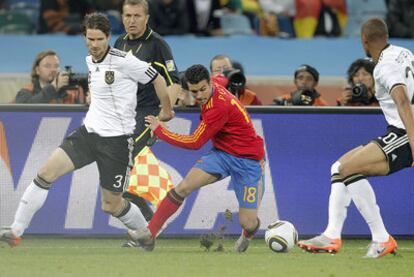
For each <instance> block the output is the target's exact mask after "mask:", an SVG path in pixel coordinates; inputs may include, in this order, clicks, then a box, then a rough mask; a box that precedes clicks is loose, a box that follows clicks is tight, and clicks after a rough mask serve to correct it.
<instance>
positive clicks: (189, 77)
mask: <svg viewBox="0 0 414 277" xmlns="http://www.w3.org/2000/svg"><path fill="white" fill-rule="evenodd" d="M184 78H185V80H186V82H188V83H190V84H198V83H200V82H201V81H203V80H206V81H207V82H208V83H210V73H209V72H208V69H207V68H206V67H205V66H204V65H201V64H195V65H192V66H190V67H189V68H187V70H186V71H185V73H184Z"/></svg>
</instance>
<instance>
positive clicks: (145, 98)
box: [114, 25, 180, 220]
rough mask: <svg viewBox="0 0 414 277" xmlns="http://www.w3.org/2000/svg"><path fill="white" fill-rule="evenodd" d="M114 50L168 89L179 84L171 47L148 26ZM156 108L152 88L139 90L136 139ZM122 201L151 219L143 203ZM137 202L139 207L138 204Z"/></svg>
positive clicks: (122, 39)
mask: <svg viewBox="0 0 414 277" xmlns="http://www.w3.org/2000/svg"><path fill="white" fill-rule="evenodd" d="M114 48H117V49H120V50H122V51H125V52H129V51H131V52H132V53H133V54H134V55H135V56H136V57H137V58H138V59H140V60H142V61H145V62H148V63H150V64H151V66H152V67H153V68H155V69H156V70H157V71H158V73H159V74H161V75H162V76H163V77H164V79H165V81H166V83H167V86H171V85H172V84H174V83H176V84H179V83H180V82H179V77H178V69H177V66H176V64H175V61H174V58H173V55H172V53H171V49H170V46H169V45H168V44H167V42H166V41H165V40H164V39H163V38H162V37H161V36H160V35H159V34H158V33H156V32H154V31H153V30H152V29H151V28H150V27H149V26H148V25H147V28H146V30H145V33H144V34H143V35H142V36H141V37H140V38H137V39H133V40H130V39H129V38H128V34H126V33H124V34H122V35H121V36H119V37H118V39H117V40H116V42H115V45H114ZM159 105H160V101H159V99H158V97H157V93H156V92H155V88H154V86H153V85H152V84H148V85H139V86H138V92H137V107H136V113H137V115H136V117H135V119H136V127H135V131H134V133H135V135H136V136H137V137H138V136H140V135H141V134H142V133H143V132H144V131H145V129H146V127H145V116H147V115H158V113H159V111H160V109H159ZM149 138H150V132H146V133H145V135H144V136H143V137H142V138H141V139H139V141H136V142H135V146H134V156H136V155H137V154H138V153H139V152H140V151H141V150H142V149H143V148H144V147H145V145H146V143H147V141H148V139H149ZM124 197H126V198H129V199H130V200H131V201H133V202H134V203H135V204H137V205H138V206H139V207H140V209H141V211H142V213H143V214H144V216H145V218H146V219H147V220H148V218H150V217H152V210H151V209H150V208H149V207H148V205H146V203H142V202H145V201H144V200H143V199H138V200H137V199H135V197H132V196H131V195H129V194H128V193H126V194H124ZM131 198H132V199H131ZM136 201H139V202H141V203H137V202H136ZM144 205H145V206H146V207H148V209H149V210H148V211H147V212H145V211H144V210H143V209H142V208H143V206H144ZM148 213H150V214H151V215H149V214H148Z"/></svg>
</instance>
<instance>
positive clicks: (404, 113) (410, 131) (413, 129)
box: [390, 85, 414, 166]
mask: <svg viewBox="0 0 414 277" xmlns="http://www.w3.org/2000/svg"><path fill="white" fill-rule="evenodd" d="M406 90H407V88H406V86H403V85H401V86H397V87H395V88H393V89H392V91H391V92H390V94H391V97H392V99H393V100H394V102H395V104H396V105H397V108H398V113H399V115H400V117H401V120H402V122H403V123H404V126H405V129H406V131H407V136H408V141H409V143H410V147H411V152H412V155H413V160H414V115H413V112H412V109H411V103H410V100H409V99H408V96H407V93H406ZM411 166H414V163H413V164H412V165H411Z"/></svg>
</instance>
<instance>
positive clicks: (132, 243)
mask: <svg viewBox="0 0 414 277" xmlns="http://www.w3.org/2000/svg"><path fill="white" fill-rule="evenodd" d="M122 247H126V248H131V247H132V248H133V247H139V244H138V243H136V242H135V241H133V240H127V241H126V242H124V244H122Z"/></svg>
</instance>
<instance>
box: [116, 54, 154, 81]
mask: <svg viewBox="0 0 414 277" xmlns="http://www.w3.org/2000/svg"><path fill="white" fill-rule="evenodd" d="M125 58H126V59H125V63H124V67H125V73H126V74H127V75H128V76H129V77H130V78H131V79H133V80H134V81H135V82H138V83H141V84H143V85H146V84H148V83H150V82H152V81H153V80H154V79H155V78H156V77H157V75H158V72H157V70H155V69H154V68H153V67H152V66H150V65H149V64H148V63H147V62H144V61H141V60H140V59H138V58H137V57H135V56H134V55H132V54H131V53H128V54H127V55H126V57H125Z"/></svg>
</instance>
